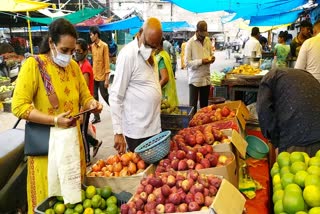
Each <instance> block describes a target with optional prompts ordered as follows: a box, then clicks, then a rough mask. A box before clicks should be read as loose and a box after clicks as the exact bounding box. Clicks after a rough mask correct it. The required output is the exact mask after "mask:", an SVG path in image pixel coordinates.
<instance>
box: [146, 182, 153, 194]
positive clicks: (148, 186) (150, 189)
mask: <svg viewBox="0 0 320 214" xmlns="http://www.w3.org/2000/svg"><path fill="white" fill-rule="evenodd" d="M149 182H150V181H149ZM144 191H145V192H146V193H147V194H148V195H149V194H150V193H152V191H153V186H152V185H151V184H147V186H145V187H144Z"/></svg>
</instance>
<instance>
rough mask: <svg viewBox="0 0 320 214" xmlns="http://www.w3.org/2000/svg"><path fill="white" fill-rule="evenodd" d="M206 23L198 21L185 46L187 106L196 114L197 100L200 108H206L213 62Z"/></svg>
mask: <svg viewBox="0 0 320 214" xmlns="http://www.w3.org/2000/svg"><path fill="white" fill-rule="evenodd" d="M207 27H208V26H207V23H206V22H205V21H199V22H198V23H197V30H196V33H195V35H194V36H193V37H191V38H190V39H189V41H188V43H187V46H186V56H185V61H186V66H187V68H188V72H189V78H188V84H189V96H190V97H189V105H190V106H193V107H194V111H195V112H197V106H198V99H199V100H200V108H203V107H205V106H208V99H209V92H210V64H211V63H213V62H214V61H215V57H214V56H213V55H212V51H211V47H212V45H211V41H210V38H209V37H208V31H207Z"/></svg>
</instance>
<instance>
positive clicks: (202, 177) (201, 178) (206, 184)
mask: <svg viewBox="0 0 320 214" xmlns="http://www.w3.org/2000/svg"><path fill="white" fill-rule="evenodd" d="M198 182H199V183H200V184H202V185H203V187H205V188H208V187H209V182H208V178H207V176H206V175H204V174H201V175H200V176H199V177H198Z"/></svg>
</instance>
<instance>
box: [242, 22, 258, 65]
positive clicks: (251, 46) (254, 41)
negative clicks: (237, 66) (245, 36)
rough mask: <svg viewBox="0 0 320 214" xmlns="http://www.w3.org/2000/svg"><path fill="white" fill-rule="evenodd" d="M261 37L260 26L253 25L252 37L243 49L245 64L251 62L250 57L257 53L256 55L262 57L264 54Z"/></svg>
mask: <svg viewBox="0 0 320 214" xmlns="http://www.w3.org/2000/svg"><path fill="white" fill-rule="evenodd" d="M259 38H260V30H259V28H258V27H253V28H252V30H251V37H250V39H249V40H248V41H247V42H246V43H245V45H244V49H243V55H244V64H250V58H251V57H252V56H253V53H255V56H254V57H261V56H262V46H261V44H260V42H259Z"/></svg>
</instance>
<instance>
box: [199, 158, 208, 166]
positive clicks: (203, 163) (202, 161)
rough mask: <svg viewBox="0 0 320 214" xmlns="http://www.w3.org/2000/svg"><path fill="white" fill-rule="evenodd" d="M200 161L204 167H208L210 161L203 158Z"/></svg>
mask: <svg viewBox="0 0 320 214" xmlns="http://www.w3.org/2000/svg"><path fill="white" fill-rule="evenodd" d="M200 163H201V165H202V166H203V167H204V168H210V161H209V160H208V159H206V158H203V159H202V160H201V161H200Z"/></svg>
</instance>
